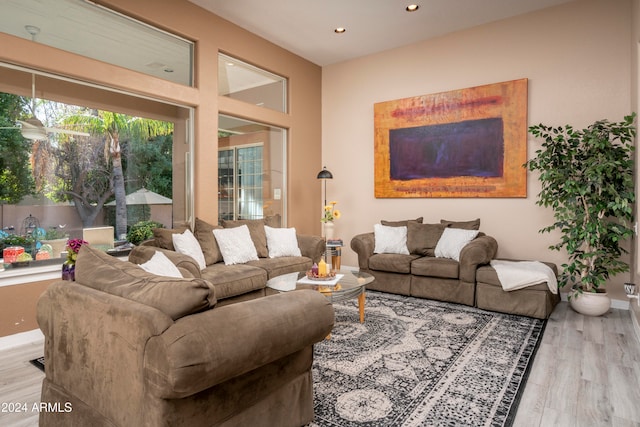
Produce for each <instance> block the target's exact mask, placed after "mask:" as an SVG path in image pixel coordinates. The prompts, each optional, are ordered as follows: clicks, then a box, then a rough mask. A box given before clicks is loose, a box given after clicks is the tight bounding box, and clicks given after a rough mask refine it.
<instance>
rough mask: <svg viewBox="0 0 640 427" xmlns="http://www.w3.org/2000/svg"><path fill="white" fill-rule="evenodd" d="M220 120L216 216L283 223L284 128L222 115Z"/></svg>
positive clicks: (221, 218) (220, 218)
mask: <svg viewBox="0 0 640 427" xmlns="http://www.w3.org/2000/svg"><path fill="white" fill-rule="evenodd" d="M219 124H220V129H219V131H218V147H219V148H218V219H219V220H223V219H227V220H235V219H257V218H264V217H267V216H274V215H277V216H279V217H280V219H281V223H282V224H285V222H284V212H285V191H284V189H285V173H284V165H285V164H286V162H285V141H286V132H285V130H284V129H281V128H277V127H273V126H268V125H264V124H260V123H256V122H250V121H247V120H243V119H238V118H234V117H231V116H225V115H220V117H219Z"/></svg>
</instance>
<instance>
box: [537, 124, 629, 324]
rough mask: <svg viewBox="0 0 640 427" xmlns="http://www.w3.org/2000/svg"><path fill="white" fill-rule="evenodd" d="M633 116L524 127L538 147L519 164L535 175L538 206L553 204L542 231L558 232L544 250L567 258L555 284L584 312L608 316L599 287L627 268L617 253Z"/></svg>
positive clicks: (625, 224) (625, 220)
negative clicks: (537, 175) (561, 252)
mask: <svg viewBox="0 0 640 427" xmlns="http://www.w3.org/2000/svg"><path fill="white" fill-rule="evenodd" d="M635 116H636V115H635V113H633V114H631V115H629V116H625V117H624V120H623V121H622V122H618V123H611V122H609V121H607V120H600V121H597V122H595V123H593V124H592V125H590V126H588V127H587V128H585V129H582V130H577V129H574V128H573V127H572V126H570V125H567V126H564V127H550V126H546V125H543V124H539V125H537V126H531V127H530V128H529V132H530V133H531V134H532V135H534V136H536V137H539V138H543V139H544V143H543V144H542V148H541V149H539V150H537V151H536V156H535V157H534V158H533V159H531V160H529V161H528V162H527V163H526V164H525V167H528V168H529V170H531V171H539V172H540V178H539V179H540V182H541V184H542V190H541V192H540V194H539V195H538V201H537V202H536V203H537V204H538V205H540V206H544V207H551V208H552V209H553V214H554V219H555V222H554V223H553V224H552V225H550V226H548V227H545V228H543V229H542V230H540V231H541V232H550V231H552V230H558V231H560V234H561V238H560V241H559V242H558V243H556V244H555V245H553V246H550V249H553V250H561V249H565V250H566V251H567V254H568V262H567V263H566V264H563V265H562V268H563V269H562V273H561V275H560V277H559V280H558V282H559V284H560V285H561V286H564V285H567V284H569V285H571V286H572V291H571V292H570V294H569V301H570V303H571V305H572V307H573V308H574V309H575V310H576V311H578V312H582V313H584V314H590V315H600V314H604V313H606V312H607V311H608V309H609V307H610V305H611V300H610V299H609V297H608V296H607V295H606V290H604V289H603V288H602V286H603V285H604V284H605V282H606V280H607V279H608V278H609V277H610V276H613V275H615V274H618V273H623V272H626V271H629V265H628V263H626V262H625V261H623V260H621V259H620V256H621V255H622V254H623V253H627V252H628V251H627V250H626V249H625V247H624V246H623V242H624V241H625V240H626V239H628V238H630V237H631V236H632V235H633V229H632V228H631V223H632V221H633V204H634V202H635V191H634V177H633V169H634V156H633V153H634V145H633V144H634V138H635V135H636V128H635V125H634V123H633V122H634V119H635ZM596 295H600V298H597V299H595V302H594V298H593V297H594V296H596Z"/></svg>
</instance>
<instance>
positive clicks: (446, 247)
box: [435, 228, 478, 261]
mask: <svg viewBox="0 0 640 427" xmlns="http://www.w3.org/2000/svg"><path fill="white" fill-rule="evenodd" d="M477 235H478V230H463V229H460V228H445V229H444V231H443V232H442V236H441V237H440V240H438V244H437V245H436V249H435V253H436V257H438V258H451V259H455V260H456V261H460V252H462V249H463V248H464V247H465V246H467V244H469V242H471V241H472V240H473V239H475V238H476V236H477Z"/></svg>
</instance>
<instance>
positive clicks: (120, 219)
mask: <svg viewBox="0 0 640 427" xmlns="http://www.w3.org/2000/svg"><path fill="white" fill-rule="evenodd" d="M63 123H64V124H73V125H82V126H83V127H84V130H86V131H87V132H89V133H91V134H92V135H102V136H103V138H104V154H105V158H106V159H107V160H108V161H109V162H110V164H111V167H112V171H111V183H112V188H113V194H114V196H115V201H116V224H115V226H116V236H118V237H120V236H122V235H125V234H126V233H127V204H126V192H125V180H124V171H123V166H122V147H121V144H120V136H121V134H128V135H130V136H131V137H133V138H141V139H145V140H147V139H149V138H152V137H155V136H159V135H169V134H171V133H173V124H172V123H170V122H163V121H159V120H150V119H143V118H140V117H131V116H127V115H124V114H119V113H114V112H109V111H101V110H90V111H88V112H86V113H84V114H77V115H73V116H70V117H67V118H66V119H64V120H63Z"/></svg>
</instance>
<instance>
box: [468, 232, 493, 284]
mask: <svg viewBox="0 0 640 427" xmlns="http://www.w3.org/2000/svg"><path fill="white" fill-rule="evenodd" d="M497 252H498V242H497V241H496V239H494V238H493V237H491V236H487V235H482V236H479V237H477V238H475V239H473V240H472V241H471V242H469V243H468V244H467V245H466V246H465V247H464V248H462V251H460V280H462V281H463V282H469V283H475V281H476V269H477V268H478V266H479V265H484V264H488V263H489V262H490V261H491V260H492V259H493V258H494V257H495V256H496V253H497Z"/></svg>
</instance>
